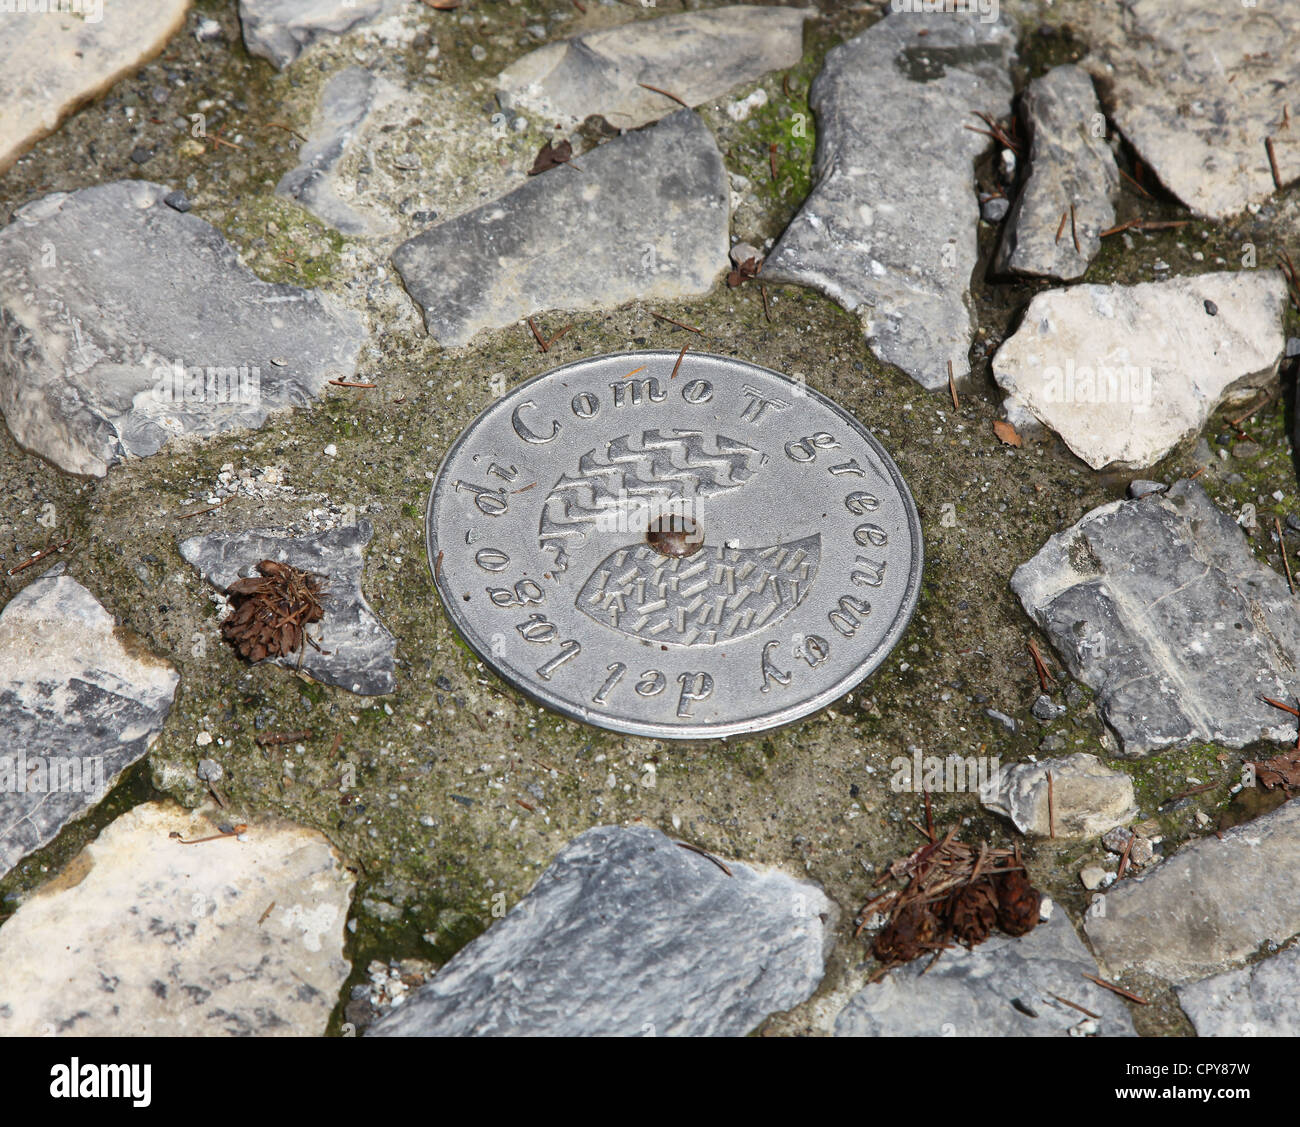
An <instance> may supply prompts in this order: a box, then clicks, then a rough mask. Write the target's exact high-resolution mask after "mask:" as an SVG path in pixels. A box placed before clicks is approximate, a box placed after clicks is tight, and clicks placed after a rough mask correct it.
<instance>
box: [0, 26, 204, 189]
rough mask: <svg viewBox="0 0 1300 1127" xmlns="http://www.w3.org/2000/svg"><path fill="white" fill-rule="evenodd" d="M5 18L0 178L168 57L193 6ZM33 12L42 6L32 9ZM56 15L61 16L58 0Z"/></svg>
mask: <svg viewBox="0 0 1300 1127" xmlns="http://www.w3.org/2000/svg"><path fill="white" fill-rule="evenodd" d="M5 7H6V8H7V11H6V12H0V23H2V25H3V26H2V27H0V74H3V75H4V89H5V109H4V113H3V114H0V173H3V172H4V171H5V170H6V169H7V168H9V167H10V165H12V164H13V163H14V161H15V160H17V159H18V158H19V157H20V156H21V155H22V154H23V152H24V151H26V150H27V149H28V148H30V147H31V146H32V145H33V144H35V143H36V142H37V141H38V140H40V138H42V137H44V136H46V135H47V134H49V133H52V132H54V130H55V129H57V128H58V125H59V122H61V121H62V120H63V119H64V118H65V117H66V116H67V115H68V114H69V113H71V112H72V111H73V110H75V109H76V108H77V107H78V106H80V105H82V104H83V103H84V102H86V101H88V100H89V99H91V98H93V97H94V96H95V95H96V94H99V93H100V92H101V91H104V90H107V89H108V88H109V87H110V86H112V85H113V83H115V82H116V81H117V80H118V79H120V78H125V77H126V76H127V75H128V74H131V73H132V72H133V71H134V70H135V69H136V68H137V67H139V66H140V64H141V63H143V62H145V61H146V60H148V59H150V58H152V57H153V56H154V55H156V54H157V53H158V52H159V51H161V50H162V49H163V47H164V46H165V45H166V43H167V41H168V40H169V39H170V38H171V37H172V36H173V35H175V34H176V33H177V32H178V31H180V29H181V27H182V26H183V25H184V23H185V14H186V12H188V11H189V8H190V0H109V2H105V3H104V4H103V6H102V7H101V8H99V9H98V18H93V17H94V16H95V13H96V5H94V4H88V5H86V8H85V11H84V12H71V11H68V12H59V11H57V10H56V11H46V10H44V5H42V10H29V11H25V12H24V11H15V10H14V5H13V4H12V3H10V4H8V5H6V6H5ZM29 7H30V8H32V9H35V8H36V5H35V4H32V5H29ZM49 7H50V8H57V4H56V3H55V2H54V0H51V2H50V3H49Z"/></svg>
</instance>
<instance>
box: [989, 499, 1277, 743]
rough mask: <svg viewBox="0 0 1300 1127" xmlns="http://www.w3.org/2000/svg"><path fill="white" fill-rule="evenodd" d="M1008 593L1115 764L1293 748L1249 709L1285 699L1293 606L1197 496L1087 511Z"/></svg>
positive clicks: (1239, 537) (1259, 711)
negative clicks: (1112, 750) (1048, 646)
mask: <svg viewBox="0 0 1300 1127" xmlns="http://www.w3.org/2000/svg"><path fill="white" fill-rule="evenodd" d="M1011 589H1012V590H1013V591H1014V592H1015V593H1016V595H1018V596H1019V598H1020V601H1021V603H1022V604H1023V605H1024V608H1025V610H1026V611H1027V612H1028V613H1029V614H1030V616H1031V617H1032V618H1033V619H1034V620H1035V621H1036V622H1037V623H1038V624H1039V626H1040V627H1041V628H1042V629H1043V631H1044V632H1045V633H1046V634H1047V635H1048V636H1049V637H1050V638H1051V639H1052V643H1053V644H1054V645H1055V647H1056V649H1057V652H1058V653H1059V654H1060V655H1061V658H1062V660H1063V661H1064V663H1065V665H1066V668H1068V669H1069V671H1070V672H1071V673H1072V674H1073V675H1074V676H1075V677H1077V678H1079V680H1081V681H1083V682H1084V684H1086V685H1089V686H1090V687H1092V688H1093V689H1095V690H1096V692H1097V708H1098V711H1099V713H1100V715H1101V717H1102V719H1103V720H1104V721H1105V722H1106V723H1107V724H1108V725H1109V726H1110V727H1111V728H1112V729H1113V730H1114V731H1115V733H1116V735H1118V736H1119V738H1120V740H1121V741H1122V743H1123V753H1124V754H1125V755H1127V756H1130V757H1136V756H1141V755H1145V754H1147V753H1149V752H1152V751H1156V750H1159V749H1160V748H1165V747H1172V746H1177V745H1181V744H1185V743H1187V742H1188V741H1191V740H1202V741H1206V742H1210V743H1218V744H1221V745H1223V746H1225V747H1244V746H1245V745H1246V744H1248V743H1250V742H1252V741H1254V740H1258V739H1268V740H1294V738H1295V729H1294V727H1293V726H1291V725H1290V724H1289V723H1288V722H1286V717H1285V715H1284V714H1282V713H1279V712H1278V710H1277V709H1275V708H1271V707H1269V706H1268V705H1267V704H1265V703H1264V702H1263V701H1261V700H1260V699H1259V698H1260V697H1261V696H1270V697H1275V698H1283V699H1289V697H1290V696H1292V695H1294V684H1295V670H1296V668H1297V667H1298V666H1300V614H1298V613H1297V609H1296V608H1297V604H1296V602H1295V599H1294V598H1293V597H1292V595H1291V593H1290V591H1289V590H1288V588H1287V583H1286V580H1285V579H1283V578H1282V577H1281V576H1280V575H1278V574H1277V572H1275V571H1273V570H1272V569H1271V568H1269V567H1267V566H1266V565H1265V564H1262V563H1260V562H1259V561H1258V560H1257V559H1256V558H1255V557H1254V555H1253V554H1252V553H1251V550H1250V545H1249V543H1248V542H1247V540H1246V538H1245V536H1244V535H1243V533H1242V531H1241V529H1240V528H1239V527H1238V526H1237V524H1236V522H1235V521H1233V519H1232V517H1230V516H1228V515H1226V514H1224V513H1223V512H1221V511H1220V510H1219V509H1218V507H1217V506H1216V505H1215V504H1214V502H1213V501H1211V500H1210V498H1209V497H1207V496H1206V495H1205V492H1204V490H1202V489H1201V487H1200V486H1199V485H1198V484H1196V483H1194V482H1187V481H1180V482H1176V483H1175V484H1174V485H1173V486H1171V487H1170V489H1169V490H1168V492H1166V493H1163V494H1160V495H1158V496H1149V497H1143V498H1142V499H1141V500H1139V501H1112V502H1111V503H1109V504H1106V505H1102V506H1100V507H1099V508H1096V509H1093V510H1092V512H1090V513H1087V514H1086V515H1085V516H1084V517H1083V518H1082V519H1081V520H1079V521H1078V522H1077V523H1076V524H1074V525H1073V526H1071V527H1070V528H1067V529H1066V530H1065V531H1064V532H1059V533H1057V534H1056V535H1055V536H1053V537H1051V539H1049V540H1048V541H1047V543H1046V544H1045V545H1044V546H1043V548H1042V549H1041V550H1040V551H1039V552H1038V554H1037V555H1036V556H1034V557H1033V559H1031V560H1030V561H1029V562H1028V563H1025V564H1022V565H1021V566H1020V567H1019V568H1017V569H1016V571H1015V572H1014V574H1013V575H1012V577H1011Z"/></svg>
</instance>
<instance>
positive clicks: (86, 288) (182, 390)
mask: <svg viewBox="0 0 1300 1127" xmlns="http://www.w3.org/2000/svg"><path fill="white" fill-rule="evenodd" d="M168 194H169V193H168V189H166V188H164V187H161V186H160V185H158V184H151V183H150V182H148V181H147V180H129V181H128V180H122V181H118V182H116V183H111V184H102V185H97V186H94V187H90V188H82V189H81V190H80V191H77V192H71V193H65V192H58V193H55V194H54V195H50V196H45V197H43V198H42V199H39V200H35V201H34V202H32V203H30V204H27V205H26V206H25V207H21V208H19V209H18V210H17V211H16V212H15V213H14V217H13V221H12V222H11V223H10V224H9V225H8V226H7V227H5V228H4V230H3V231H0V328H2V329H3V332H4V335H5V336H7V337H8V346H7V351H6V355H5V359H6V362H5V364H4V365H3V366H2V367H0V411H3V413H4V416H5V419H6V420H7V422H8V424H9V429H10V430H11V431H12V432H13V435H14V438H15V439H17V440H18V442H19V443H20V444H21V445H23V446H25V447H27V448H28V449H29V450H32V451H34V452H35V453H37V454H40V455H41V456H43V457H45V458H47V459H49V460H50V461H51V462H53V463H54V464H55V465H57V466H59V467H60V468H61V469H65V470H68V471H69V472H72V473H79V474H94V475H96V476H102V475H103V474H104V473H105V472H107V470H108V467H109V466H111V465H113V464H114V463H116V462H119V461H121V460H123V459H124V458H126V457H128V456H132V455H134V456H141V457H143V456H145V455H149V454H153V453H156V452H157V451H158V450H159V449H160V448H161V447H162V446H163V444H164V443H165V442H166V441H167V440H168V438H170V437H172V436H174V435H179V434H198V435H211V434H216V433H219V432H221V431H226V430H231V429H234V428H238V427H256V426H260V425H261V424H262V423H263V422H264V421H265V419H266V417H267V415H268V414H269V413H270V412H271V411H272V410H274V409H276V408H281V407H288V406H299V405H302V404H304V403H307V402H308V401H309V400H310V399H311V398H312V396H313V395H315V394H316V392H317V391H319V390H320V388H321V387H322V385H323V384H324V383H325V381H326V380H327V379H329V378H330V377H332V376H343V377H346V376H350V375H352V374H354V373H355V371H356V359H357V354H358V352H359V351H360V348H361V343H362V341H363V340H364V337H365V331H364V328H363V326H362V324H361V321H360V319H359V318H358V317H357V315H356V314H355V313H353V312H351V311H350V310H348V309H346V308H344V307H343V306H341V305H340V304H339V303H337V302H336V301H335V300H334V299H333V298H331V297H328V296H325V295H322V294H319V293H317V292H315V291H313V290H303V289H299V288H298V287H297V286H287V285H272V284H270V283H267V282H262V281H259V280H258V279H257V278H256V277H255V276H254V274H253V273H252V272H251V271H250V270H248V269H247V268H246V267H245V266H243V265H242V264H241V263H240V261H239V258H238V256H237V254H236V252H235V250H234V248H233V247H232V246H231V245H230V244H229V243H227V242H226V240H225V239H224V238H223V237H222V236H221V234H220V232H218V231H217V230H216V229H215V228H214V227H212V226H211V225H210V224H208V223H205V222H204V221H203V220H202V219H199V218H198V217H197V216H195V215H183V214H181V213H180V212H178V211H176V210H174V209H173V208H171V207H169V206H168V205H167V204H166V202H165V200H166V197H167V195H168ZM178 369H179V370H178Z"/></svg>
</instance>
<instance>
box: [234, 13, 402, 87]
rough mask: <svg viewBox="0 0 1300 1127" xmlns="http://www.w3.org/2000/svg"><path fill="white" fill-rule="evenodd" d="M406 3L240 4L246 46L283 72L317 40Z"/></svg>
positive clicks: (340, 32)
mask: <svg viewBox="0 0 1300 1127" xmlns="http://www.w3.org/2000/svg"><path fill="white" fill-rule="evenodd" d="M402 2H403V0H239V21H240V23H241V24H242V26H243V29H244V46H245V47H247V48H248V53H249V54H250V55H259V56H261V57H262V58H264V59H268V60H269V61H270V63H271V65H272V66H274V67H275V68H276V69H277V70H283V69H284V68H285V67H287V66H288V65H289V64H290V63H291V62H293V61H294V59H296V58H297V57H298V56H299V55H300V54H302V52H303V51H304V50H305V49H306V48H307V47H309V46H310V45H311V44H312V43H313V42H314V41H315V40H317V39H319V38H320V37H321V36H324V35H341V34H342V33H343V32H345V31H348V30H350V29H351V28H353V27H356V26H357V24H360V23H364V22H366V21H368V20H373V19H375V18H376V17H377V16H380V15H382V14H384V12H385V10H395V9H396V8H398V7H400V6H401V3H402Z"/></svg>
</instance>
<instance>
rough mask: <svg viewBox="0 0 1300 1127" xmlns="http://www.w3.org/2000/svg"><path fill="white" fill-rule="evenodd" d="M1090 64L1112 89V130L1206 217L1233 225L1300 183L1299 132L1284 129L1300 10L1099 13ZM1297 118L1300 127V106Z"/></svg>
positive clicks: (1148, 5) (1193, 2)
mask: <svg viewBox="0 0 1300 1127" xmlns="http://www.w3.org/2000/svg"><path fill="white" fill-rule="evenodd" d="M1087 15H1088V16H1090V17H1092V18H1091V19H1090V21H1089V23H1090V26H1089V27H1088V28H1087V30H1086V32H1085V35H1086V37H1087V39H1088V40H1089V41H1090V42H1091V43H1092V46H1093V50H1092V53H1091V54H1089V55H1088V56H1087V57H1086V58H1085V59H1084V60H1083V61H1082V64H1081V65H1082V66H1084V67H1085V68H1087V69H1088V70H1090V71H1091V72H1092V73H1093V74H1094V75H1096V77H1097V79H1098V81H1099V82H1100V83H1101V84H1102V85H1103V88H1105V89H1107V90H1108V91H1109V92H1108V95H1107V105H1108V108H1109V110H1110V113H1111V115H1112V117H1113V118H1114V120H1115V123H1116V124H1117V125H1118V126H1119V128H1120V130H1121V131H1122V132H1123V134H1124V136H1125V138H1126V139H1127V140H1128V141H1129V142H1130V143H1131V144H1132V145H1133V147H1134V148H1135V149H1136V150H1137V152H1138V154H1139V155H1140V156H1141V157H1142V159H1143V160H1144V161H1146V163H1147V164H1148V165H1150V166H1151V168H1152V169H1153V170H1154V171H1155V173H1156V175H1157V176H1158V177H1159V178H1160V181H1161V183H1162V184H1164V186H1165V187H1166V188H1168V189H1169V190H1170V191H1171V192H1173V194H1174V195H1176V196H1177V197H1178V198H1179V199H1180V200H1182V201H1183V203H1185V204H1186V205H1187V206H1188V207H1189V208H1191V209H1192V211H1194V212H1195V213H1196V214H1197V215H1204V216H1208V217H1210V218H1214V219H1226V218H1228V217H1230V216H1233V215H1236V214H1237V213H1239V212H1241V211H1243V210H1244V209H1245V208H1246V207H1247V206H1248V205H1249V204H1252V203H1262V202H1263V201H1264V200H1266V199H1267V198H1268V197H1269V196H1270V195H1272V194H1273V192H1274V191H1276V186H1275V184H1274V182H1273V173H1272V170H1271V168H1270V167H1269V159H1268V150H1267V148H1266V147H1265V140H1266V139H1268V138H1272V141H1273V151H1274V155H1275V157H1276V160H1277V165H1278V174H1279V176H1280V178H1281V182H1282V183H1283V184H1289V183H1290V182H1291V181H1293V180H1295V178H1296V177H1297V176H1300V132H1297V130H1296V127H1295V125H1294V124H1292V126H1291V127H1290V128H1284V127H1283V121H1284V119H1283V112H1282V108H1283V105H1284V103H1285V102H1286V101H1287V96H1286V92H1287V91H1291V90H1295V89H1297V88H1298V87H1300V7H1298V6H1297V5H1295V4H1254V3H1251V4H1241V5H1240V6H1237V7H1234V8H1233V9H1232V18H1230V19H1227V18H1225V13H1224V8H1223V5H1222V4H1221V3H1219V0H1183V2H1180V3H1178V4H1169V3H1166V0H1133V2H1132V3H1126V4H1125V5H1124V6H1123V7H1122V8H1120V7H1111V6H1109V5H1106V6H1102V5H1098V6H1097V7H1096V8H1095V9H1094V10H1093V11H1092V12H1089V13H1087ZM1290 117H1291V118H1294V117H1295V107H1292V108H1291V112H1290Z"/></svg>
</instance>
